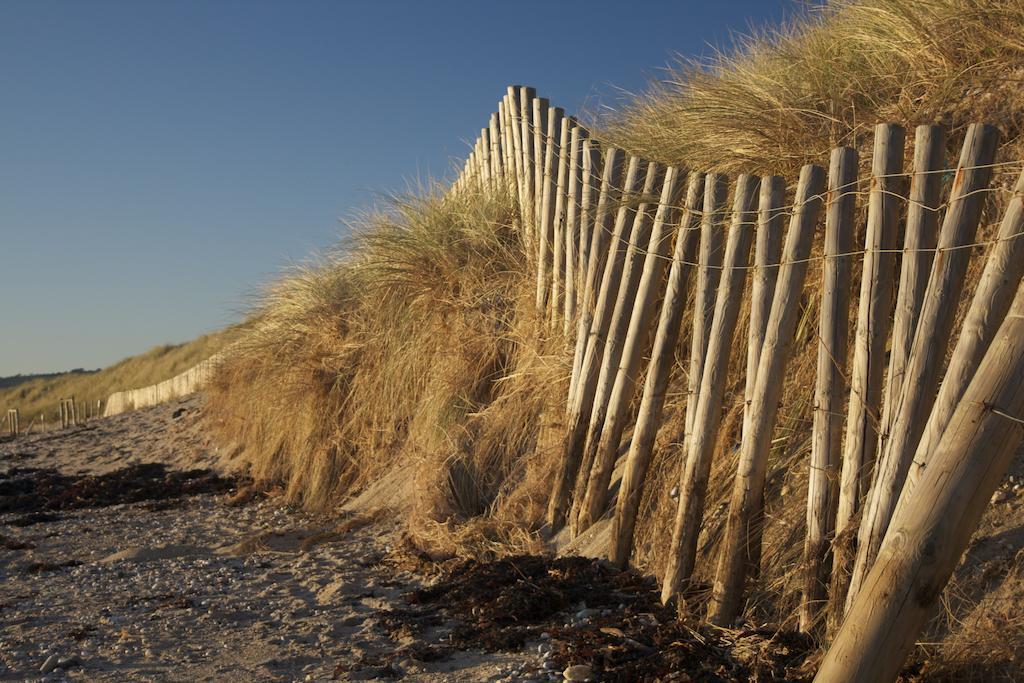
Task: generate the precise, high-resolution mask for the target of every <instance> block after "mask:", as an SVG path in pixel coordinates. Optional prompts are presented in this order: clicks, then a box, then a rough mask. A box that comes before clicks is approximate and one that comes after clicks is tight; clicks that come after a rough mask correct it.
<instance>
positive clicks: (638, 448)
mask: <svg viewBox="0 0 1024 683" xmlns="http://www.w3.org/2000/svg"><path fill="white" fill-rule="evenodd" d="M703 196H704V174H703V173H690V177H689V182H688V185H687V189H686V204H685V210H684V213H683V215H682V218H681V220H680V221H679V228H678V230H677V231H676V242H675V248H674V251H673V253H672V267H671V269H670V270H669V274H668V280H667V282H666V283H665V296H664V298H663V299H662V303H661V315H660V317H659V319H658V330H657V332H656V333H655V336H654V346H653V348H652V350H651V362H650V364H649V365H648V368H647V378H646V379H645V381H644V393H643V397H642V398H641V400H640V408H639V410H638V411H637V420H636V426H635V427H634V429H633V438H632V439H631V440H630V445H629V453H628V455H627V456H626V467H625V470H624V472H623V475H622V483H621V484H620V485H619V496H618V500H617V501H616V506H615V516H614V517H613V519H612V529H611V546H610V549H609V555H608V557H609V559H610V560H611V561H612V562H614V563H615V564H617V565H618V566H620V567H624V566H625V565H626V564H627V563H628V562H629V557H630V554H631V551H632V548H633V532H634V529H635V528H636V517H637V511H638V510H639V508H640V498H641V496H642V495H643V487H644V481H645V479H646V478H647V469H648V467H649V466H650V462H651V456H652V455H653V453H654V440H655V438H656V437H657V435H658V427H659V426H660V425H661V414H662V410H663V409H664V406H665V392H666V390H667V389H668V378H669V373H670V371H671V370H672V366H673V365H674V363H675V354H676V345H677V344H678V343H679V333H680V328H681V322H682V319H683V310H684V309H685V307H686V300H687V295H688V291H689V287H688V285H689V281H690V271H691V270H692V269H693V268H692V265H691V264H692V263H693V261H694V260H695V259H696V258H697V244H698V241H699V239H700V233H699V231H698V229H697V228H698V226H699V224H700V213H701V206H702V201H703Z"/></svg>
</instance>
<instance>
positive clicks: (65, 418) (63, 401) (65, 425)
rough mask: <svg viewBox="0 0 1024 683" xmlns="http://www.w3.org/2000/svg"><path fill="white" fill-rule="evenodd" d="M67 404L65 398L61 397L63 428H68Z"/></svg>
mask: <svg viewBox="0 0 1024 683" xmlns="http://www.w3.org/2000/svg"><path fill="white" fill-rule="evenodd" d="M65 406H67V402H66V401H65V400H64V399H61V400H60V428H61V429H67V427H68V418H67V414H66V413H65V412H64V409H65Z"/></svg>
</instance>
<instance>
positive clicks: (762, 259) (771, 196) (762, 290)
mask: <svg viewBox="0 0 1024 683" xmlns="http://www.w3.org/2000/svg"><path fill="white" fill-rule="evenodd" d="M785 201H786V179H785V178H783V177H782V176H777V175H772V176H767V175H766V176H762V178H761V196H760V198H759V200H758V214H757V238H756V243H755V246H754V274H753V280H752V281H751V285H750V326H749V327H748V328H747V372H746V386H745V387H744V389H743V403H744V407H743V434H747V433H749V431H750V430H749V428H748V427H747V422H748V420H749V419H750V402H751V401H752V400H753V397H754V381H755V380H756V379H757V362H758V360H759V359H760V358H761V346H762V345H763V344H764V332H765V328H766V327H768V316H769V315H770V314H771V312H772V298H773V297H774V296H775V282H776V280H777V279H778V277H779V258H780V257H781V255H782V233H783V232H784V231H785V228H786V213H785V211H783V210H782V205H783V204H784V203H785Z"/></svg>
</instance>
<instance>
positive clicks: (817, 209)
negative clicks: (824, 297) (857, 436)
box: [708, 165, 825, 625]
mask: <svg viewBox="0 0 1024 683" xmlns="http://www.w3.org/2000/svg"><path fill="white" fill-rule="evenodd" d="M824 189H825V171H824V170H823V169H822V168H821V167H820V166H812V165H808V166H804V167H803V169H802V170H801V171H800V181H799V184H798V185H797V190H796V198H795V202H794V205H795V206H794V209H793V217H792V220H791V221H790V224H789V232H788V234H787V235H786V245H785V248H784V251H783V261H782V267H781V269H780V270H779V280H778V284H777V285H776V288H775V297H774V299H773V300H772V311H771V315H770V316H769V318H768V327H767V331H766V333H765V338H764V345H763V347H762V348H761V358H760V360H759V361H758V364H757V383H756V384H755V385H754V399H753V402H752V403H751V405H750V410H751V418H750V433H749V435H744V438H743V443H742V445H741V447H740V456H739V466H738V468H737V471H736V482H735V486H734V487H733V492H732V499H731V500H730V502H729V516H728V519H727V521H726V528H725V536H724V538H723V539H722V551H721V555H720V557H719V562H718V569H717V572H716V574H715V584H714V590H713V594H712V598H711V604H710V606H709V610H708V617H709V619H710V620H711V621H712V622H713V623H715V624H719V625H722V624H731V623H732V622H733V621H734V620H735V619H736V616H737V614H738V613H739V611H740V608H741V606H742V603H743V594H744V585H743V584H744V580H745V578H746V576H747V558H748V557H750V556H754V557H760V551H759V549H753V548H749V547H748V543H747V538H748V535H750V536H752V537H754V538H755V539H756V540H757V541H758V542H759V541H760V535H759V534H755V533H753V532H754V525H759V524H760V523H761V515H762V505H763V498H764V480H765V473H766V469H767V466H768V450H769V447H770V445H771V436H772V429H773V427H774V426H775V418H776V416H777V415H778V410H779V395H780V394H781V392H782V378H783V373H784V372H785V369H786V364H787V363H788V362H789V356H790V352H791V351H792V346H793V332H794V329H795V327H796V318H797V312H798V310H799V304H800V295H801V292H802V290H803V283H804V277H805V276H806V274H807V257H808V255H809V253H810V248H811V235H812V234H813V233H814V227H815V225H817V222H818V215H819V214H820V213H821V205H822V192H823V191H824Z"/></svg>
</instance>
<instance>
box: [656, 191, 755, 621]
mask: <svg viewBox="0 0 1024 683" xmlns="http://www.w3.org/2000/svg"><path fill="white" fill-rule="evenodd" d="M757 194H758V180H757V178H756V177H754V176H750V175H741V176H739V178H737V179H736V190H735V192H734V193H733V207H732V225H731V226H730V228H729V237H728V241H727V243H726V248H725V260H724V262H723V264H722V271H721V277H720V278H719V285H720V286H719V287H718V293H717V295H716V297H715V307H714V316H713V317H712V320H711V326H710V330H709V335H708V345H707V350H706V355H707V359H706V361H705V362H704V366H703V370H702V376H701V382H700V386H699V388H698V391H697V394H696V395H695V396H694V397H693V399H692V400H693V401H694V402H695V403H696V406H695V408H694V411H693V412H694V416H693V428H692V431H691V432H690V434H689V435H688V437H687V439H686V442H685V446H686V448H685V453H686V456H685V461H684V464H683V470H682V472H681V475H680V479H679V501H678V505H677V507H676V517H675V524H674V526H673V529H672V546H671V549H670V551H669V559H668V567H667V569H666V571H665V577H664V580H663V583H662V589H661V595H662V600H663V601H666V602H667V601H668V600H669V599H671V597H672V596H673V595H675V594H676V593H678V592H679V590H680V589H681V588H683V587H684V586H685V585H686V584H687V583H688V582H689V580H690V576H691V575H692V574H693V566H694V563H695V558H696V554H697V538H698V536H699V535H700V530H701V523H702V521H703V517H704V497H705V494H706V493H707V483H708V476H709V474H710V472H711V459H712V455H713V454H714V449H715V443H716V439H717V437H718V427H719V425H720V424H721V418H722V395H723V394H724V392H725V380H726V377H727V376H728V374H729V359H730V357H731V356H732V349H733V345H734V342H735V339H734V336H733V335H734V334H735V331H736V321H737V318H738V317H739V312H740V304H741V303H742V301H743V287H744V285H745V283H746V279H747V264H748V262H749V260H750V245H751V243H752V242H753V239H754V227H755V225H756V224H757V204H756V201H757ZM716 229H720V228H718V227H717V226H716Z"/></svg>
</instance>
